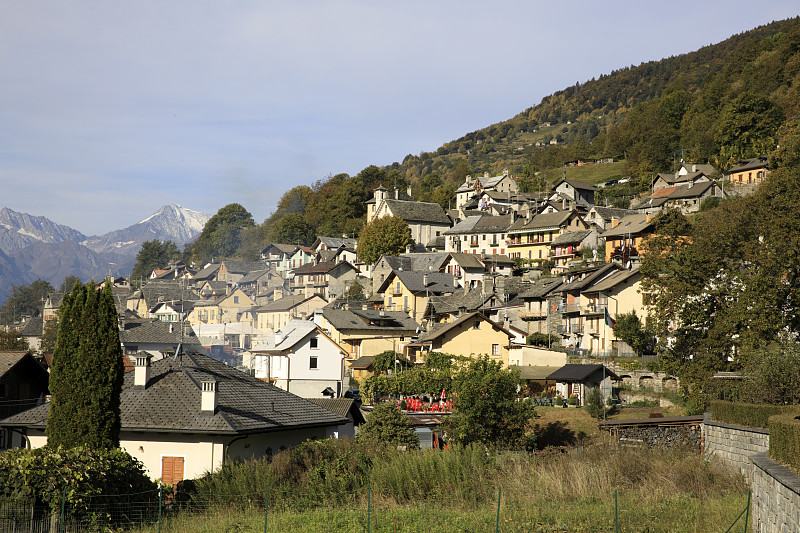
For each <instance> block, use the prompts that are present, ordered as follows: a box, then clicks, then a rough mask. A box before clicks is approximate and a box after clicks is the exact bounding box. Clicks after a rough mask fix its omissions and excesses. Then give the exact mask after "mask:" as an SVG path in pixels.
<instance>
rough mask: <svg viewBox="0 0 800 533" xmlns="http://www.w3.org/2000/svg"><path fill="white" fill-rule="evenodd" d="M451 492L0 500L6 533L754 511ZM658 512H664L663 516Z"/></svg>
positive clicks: (540, 525) (502, 524) (672, 522)
mask: <svg viewBox="0 0 800 533" xmlns="http://www.w3.org/2000/svg"><path fill="white" fill-rule="evenodd" d="M448 489H451V488H449V487H443V488H442V490H441V491H440V492H437V493H433V494H430V496H429V497H428V498H425V499H423V500H422V501H417V500H414V501H413V502H408V501H406V500H404V499H403V496H402V495H401V494H392V493H391V492H387V491H386V489H375V488H373V487H372V486H367V487H365V488H364V489H363V490H358V491H352V492H347V491H341V492H337V491H336V489H335V488H334V487H332V488H331V489H330V490H329V491H324V492H323V491H313V490H309V491H298V490H282V489H270V488H269V487H267V488H266V489H265V490H263V491H259V492H243V493H235V494H233V493H231V494H214V495H212V496H208V495H202V494H193V495H191V496H190V495H189V494H186V493H176V494H170V493H164V494H162V493H161V491H157V492H153V493H149V494H146V495H144V496H145V497H144V498H143V495H142V494H141V493H140V494H135V495H134V494H132V495H123V497H122V498H120V496H114V497H105V498H106V499H107V500H111V501H104V497H103V496H94V497H88V498H87V499H86V503H85V505H82V506H81V508H80V509H70V508H69V506H68V505H66V502H62V503H61V505H60V506H58V505H55V506H53V507H50V506H47V505H45V504H43V503H42V502H36V501H35V500H33V499H31V498H25V499H9V498H6V499H2V498H0V532H3V533H6V532H11V533H23V532H24V533H73V532H75V533H77V532H80V533H83V532H112V531H120V532H121V531H125V532H131V533H156V532H158V533H161V532H163V533H177V532H180V533H191V532H206V531H208V532H211V531H264V532H269V531H280V532H283V531H298V532H316V531H320V532H322V531H326V532H327V531H336V530H341V531H359V532H367V533H372V532H376V533H377V532H393V533H397V532H412V531H414V532H416V531H424V530H430V529H433V530H438V531H475V532H483V531H485V532H487V533H488V532H492V531H494V532H495V533H499V532H500V531H503V532H523V531H525V532H528V531H546V532H556V531H596V532H603V531H606V532H632V531H643V530H647V531H654V532H661V531H664V532H666V531H670V532H673V531H696V530H698V529H697V528H698V527H699V528H700V530H719V531H723V530H724V528H725V527H727V526H728V525H731V520H733V524H732V525H731V528H733V527H734V525H735V526H736V530H737V531H738V530H740V529H739V528H742V529H741V530H746V527H747V524H748V518H749V517H748V516H747V510H748V509H749V507H750V500H749V496H748V500H747V505H746V506H745V508H744V510H742V508H741V507H739V505H740V504H738V503H736V504H735V506H734V507H733V509H734V510H735V512H737V513H738V512H739V511H740V510H741V514H740V515H739V516H738V517H735V515H733V516H730V517H716V518H711V520H712V521H711V522H709V521H708V519H709V517H704V516H703V512H704V508H703V504H702V502H697V503H688V504H687V503H686V502H676V505H675V508H674V509H672V510H669V509H667V508H666V507H663V506H662V507H659V508H658V509H661V510H660V511H657V512H656V513H655V514H653V511H652V510H651V511H647V512H646V513H645V515H642V513H641V511H640V510H639V508H640V506H641V504H642V502H641V498H640V495H637V494H622V493H618V491H616V490H614V491H612V492H611V493H610V494H609V499H608V500H607V501H603V502H593V503H590V504H589V503H587V504H585V505H584V504H580V505H578V507H580V508H583V507H585V510H583V509H581V510H578V511H575V510H573V512H572V513H571V514H572V515H582V516H574V517H573V518H571V519H572V520H575V523H567V520H568V519H566V518H564V516H570V513H564V509H563V503H559V502H556V501H553V505H552V506H550V507H549V508H546V507H543V506H542V505H541V503H540V504H539V505H531V502H530V501H528V500H527V499H525V500H520V498H519V496H516V497H515V496H510V497H509V496H506V494H508V492H507V491H504V490H503V489H502V488H501V487H497V488H496V489H491V488H487V489H486V492H485V494H483V495H480V496H476V495H474V494H457V493H450V492H447V490H448ZM456 492H457V489H456ZM126 500H127V502H126ZM659 512H660V513H663V514H662V515H660V516H659V514H658V513H659ZM687 513H688V514H687ZM692 513H694V514H693V516H692ZM684 514H686V515H687V516H689V518H688V519H687V520H688V521H686V522H683V523H679V522H678V520H679V519H678V517H682V516H683V515H684ZM742 515H744V516H742ZM643 518H644V519H645V520H647V523H644V522H643V521H642V520H643ZM734 518H735V520H734ZM742 518H743V520H742ZM704 520H705V522H704ZM719 526H721V527H719ZM731 528H729V530H732V529H731Z"/></svg>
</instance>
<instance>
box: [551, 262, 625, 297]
mask: <svg viewBox="0 0 800 533" xmlns="http://www.w3.org/2000/svg"><path fill="white" fill-rule="evenodd" d="M620 268H621V267H619V266H618V265H615V264H614V263H606V264H605V265H602V266H600V267H591V268H590V269H586V270H587V271H588V272H587V274H586V275H585V276H583V277H582V278H579V279H576V280H575V281H573V282H571V283H564V284H563V285H561V286H560V287H558V290H559V291H562V292H568V291H574V290H585V289H586V288H588V287H590V286H591V285H592V284H593V283H595V282H596V281H597V280H600V279H603V278H604V277H605V276H607V275H609V274H610V273H611V272H612V271H614V270H619V269H620Z"/></svg>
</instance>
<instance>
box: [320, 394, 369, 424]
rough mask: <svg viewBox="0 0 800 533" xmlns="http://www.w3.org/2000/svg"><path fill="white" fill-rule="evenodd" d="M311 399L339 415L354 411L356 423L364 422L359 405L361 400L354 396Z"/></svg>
mask: <svg viewBox="0 0 800 533" xmlns="http://www.w3.org/2000/svg"><path fill="white" fill-rule="evenodd" d="M309 401H310V402H312V403H315V404H317V405H319V406H320V407H324V408H325V409H327V410H328V411H333V412H334V413H336V414H337V415H339V416H345V417H346V416H347V415H349V414H351V413H352V414H353V417H354V418H355V419H356V420H355V422H356V424H360V423H362V422H364V415H362V414H361V409H359V407H358V406H359V402H357V401H356V400H354V399H352V398H309ZM353 407H355V409H353Z"/></svg>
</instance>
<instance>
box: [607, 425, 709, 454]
mask: <svg viewBox="0 0 800 533" xmlns="http://www.w3.org/2000/svg"><path fill="white" fill-rule="evenodd" d="M617 439H619V442H621V443H625V442H636V443H641V444H646V445H648V446H651V447H653V446H667V447H673V446H686V447H690V448H694V449H695V450H699V449H700V441H701V429H700V427H699V425H698V426H695V427H692V426H635V427H626V428H619V430H618V431H617Z"/></svg>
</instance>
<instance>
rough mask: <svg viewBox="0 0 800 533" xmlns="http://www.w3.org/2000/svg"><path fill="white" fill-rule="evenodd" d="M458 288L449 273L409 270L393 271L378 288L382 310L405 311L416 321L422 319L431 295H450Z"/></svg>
mask: <svg viewBox="0 0 800 533" xmlns="http://www.w3.org/2000/svg"><path fill="white" fill-rule="evenodd" d="M458 290H460V289H459V288H458V286H457V285H456V282H455V278H454V277H453V275H452V274H449V273H447V272H416V271H411V270H402V271H400V270H397V271H395V270H393V271H392V272H390V273H389V275H388V276H386V279H385V280H384V281H383V283H382V284H381V285H380V286H379V287H378V293H379V294H383V308H384V309H385V310H386V311H402V312H404V313H408V314H409V316H410V317H411V318H413V319H414V320H415V321H416V322H420V321H421V320H422V319H423V317H424V315H425V309H426V308H427V305H428V299H429V298H430V297H431V296H442V295H445V294H453V293H454V292H456V291H458Z"/></svg>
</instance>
